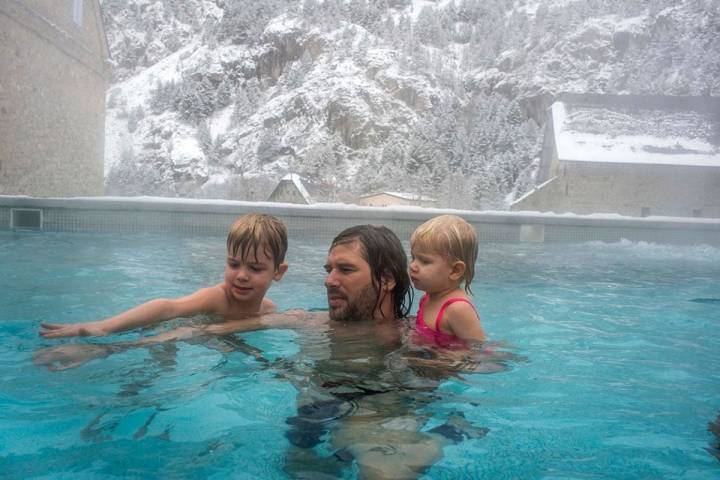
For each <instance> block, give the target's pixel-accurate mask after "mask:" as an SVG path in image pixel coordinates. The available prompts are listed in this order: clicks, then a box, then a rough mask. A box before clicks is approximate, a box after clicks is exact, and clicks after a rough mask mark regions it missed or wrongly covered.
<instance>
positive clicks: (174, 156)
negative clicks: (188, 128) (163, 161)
mask: <svg viewBox="0 0 720 480" xmlns="http://www.w3.org/2000/svg"><path fill="white" fill-rule="evenodd" d="M172 142H173V143H172V145H173V149H172V153H171V154H170V158H171V160H172V162H173V164H174V165H176V166H182V165H188V164H190V163H193V162H194V161H196V160H197V159H198V158H204V157H205V155H204V154H203V152H202V150H201V149H200V145H199V143H198V141H197V138H195V137H194V136H178V135H176V136H174V137H173V141H172Z"/></svg>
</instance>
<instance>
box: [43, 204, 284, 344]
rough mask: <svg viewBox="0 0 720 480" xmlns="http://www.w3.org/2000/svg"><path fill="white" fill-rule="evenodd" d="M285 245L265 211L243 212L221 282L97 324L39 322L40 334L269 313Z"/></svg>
mask: <svg viewBox="0 0 720 480" xmlns="http://www.w3.org/2000/svg"><path fill="white" fill-rule="evenodd" d="M287 245H288V240H287V229H286V228H285V225H283V223H282V222H280V220H278V219H277V218H275V217H272V216H270V215H263V214H248V215H245V216H243V217H240V218H238V219H237V220H236V221H235V223H234V224H233V225H232V226H231V227H230V232H229V233H228V237H227V263H226V266H225V279H224V282H222V283H219V284H217V285H215V286H213V287H208V288H202V289H200V290H198V291H197V292H195V293H193V294H190V295H188V296H185V297H181V298H176V299H163V298H159V299H155V300H151V301H149V302H147V303H143V304H142V305H139V306H137V307H134V308H131V309H130V310H127V311H126V312H123V313H121V314H119V315H116V316H114V317H110V318H106V319H104V320H100V321H96V322H87V323H73V324H57V323H42V324H41V327H40V335H42V336H43V337H45V338H56V337H72V336H90V335H108V334H110V333H115V332H122V331H125V330H131V329H134V328H138V327H145V326H148V325H154V324H156V323H159V322H161V321H163V320H169V319H172V318H177V317H188V316H193V315H197V314H200V313H209V314H214V315H218V316H220V317H222V318H223V320H225V321H228V320H237V319H240V318H244V317H248V316H250V315H260V314H264V313H270V312H273V311H274V310H275V304H274V303H273V302H272V301H271V300H269V299H266V298H264V297H265V293H266V292H267V290H268V289H269V288H270V284H271V283H272V281H273V280H275V281H276V282H277V281H279V280H280V279H281V278H282V276H283V275H284V274H285V272H286V271H287V268H288V266H287V263H285V253H286V252H287Z"/></svg>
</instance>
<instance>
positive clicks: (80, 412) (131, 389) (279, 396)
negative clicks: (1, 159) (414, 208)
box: [0, 231, 720, 479]
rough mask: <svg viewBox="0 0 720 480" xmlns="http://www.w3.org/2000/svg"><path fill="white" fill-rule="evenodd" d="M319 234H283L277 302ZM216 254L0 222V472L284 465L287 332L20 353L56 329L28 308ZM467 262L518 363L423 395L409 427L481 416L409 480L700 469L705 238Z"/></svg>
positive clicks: (194, 273)
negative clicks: (39, 359)
mask: <svg viewBox="0 0 720 480" xmlns="http://www.w3.org/2000/svg"><path fill="white" fill-rule="evenodd" d="M328 243H329V239H328V242H326V243H325V244H322V245H318V244H317V241H316V240H314V241H313V242H309V241H308V242H304V241H303V240H302V239H299V240H294V241H291V244H290V250H289V252H288V261H289V262H290V270H289V272H288V274H287V275H286V277H285V278H284V279H283V281H282V282H281V283H279V284H275V285H274V286H273V287H272V289H271V291H270V297H271V298H273V299H274V300H276V301H277V302H278V304H279V307H280V308H281V309H284V308H291V307H302V308H317V307H324V306H325V299H324V290H323V288H322V279H323V274H324V272H323V269H322V264H323V260H324V256H325V252H326V247H327V244H328ZM224 255H225V252H224V238H222V237H182V236H176V237H172V238H168V237H167V236H161V235H151V234H131V235H122V236H118V235H114V234H113V235H111V234H94V235H90V234H70V233H47V232H46V233H37V232H36V233H33V232H7V231H2V232H0V291H2V296H1V297H0V372H2V385H3V386H2V390H1V393H0V425H2V428H0V472H3V476H4V477H5V478H27V477H33V476H42V477H43V478H68V477H71V478H114V477H124V478H147V477H157V476H162V477H173V478H174V477H201V478H206V477H209V478H262V479H266V478H287V474H286V472H285V471H284V469H286V465H285V463H286V455H287V452H288V449H289V443H288V440H287V438H286V433H287V431H288V430H289V428H290V426H289V424H288V421H287V419H288V418H292V417H293V416H295V415H296V414H297V411H296V405H295V399H296V397H297V395H298V390H297V384H296V383H294V382H292V381H290V380H288V378H287V375H285V373H286V372H285V370H286V369H287V368H288V365H290V366H292V367H294V366H297V365H305V364H306V363H307V362H308V358H307V357H306V356H304V355H303V353H302V351H301V350H300V348H299V347H298V334H297V333H295V332H291V331H287V330H282V331H266V332H254V333H250V334H245V335H242V338H244V339H245V341H246V342H247V343H248V344H249V345H252V346H254V347H257V348H259V349H260V350H261V351H262V355H263V357H264V358H265V359H266V360H267V363H263V362H259V361H257V360H256V359H255V358H254V357H253V356H252V355H248V354H246V353H245V352H243V351H238V350H230V351H221V350H223V348H220V349H218V348H217V345H210V346H206V345H203V344H198V343H183V342H180V343H177V344H172V345H168V346H164V347H159V348H155V349H151V350H148V349H135V350H128V351H126V352H123V353H120V354H117V355H113V356H111V357H108V358H104V359H100V360H96V361H92V362H90V363H88V364H86V365H83V366H81V367H79V368H76V369H71V370H66V371H62V372H49V371H47V370H46V369H43V368H39V367H36V366H34V365H33V363H32V355H33V353H34V352H35V351H37V350H38V349H39V348H42V347H43V346H50V345H55V344H57V343H59V342H57V341H47V340H43V339H41V338H39V337H38V335H37V332H38V328H39V323H40V321H45V320H49V321H58V322H70V321H79V320H90V319H95V318H99V317H104V316H107V315H110V314H113V313H116V312H117V311H119V310H122V309H125V308H128V307H130V306H132V305H134V304H136V303H137V302H139V301H141V300H144V299H147V298H152V297H156V296H174V295H180V294H183V293H186V292H189V291H192V290H194V289H196V288H198V287H200V286H203V285H209V284H211V283H213V282H216V281H219V280H220V278H221V274H222V268H223V261H224ZM476 271H477V279H476V282H475V283H474V284H473V291H474V293H475V299H476V303H477V304H478V306H479V310H480V312H481V313H482V316H483V319H484V326H485V329H486V331H487V332H488V334H489V335H490V337H491V338H492V339H493V340H494V341H498V342H504V343H506V344H507V346H506V349H507V350H509V351H510V352H513V353H515V354H517V355H518V360H516V361H510V362H507V364H506V366H507V369H505V370H503V371H500V372H497V373H492V374H466V375H463V376H462V378H447V379H444V380H443V381H441V382H440V384H439V385H438V387H437V388H436V389H434V390H433V392H432V394H431V395H429V396H427V397H424V398H426V399H431V401H430V402H429V403H428V404H424V405H423V406H422V407H421V408H419V409H418V411H417V412H416V413H417V414H418V416H424V418H425V417H427V424H426V427H425V428H426V429H428V428H432V427H433V426H436V425H439V424H440V423H442V422H443V421H444V419H446V418H447V417H448V416H449V415H452V414H457V412H462V414H464V416H465V419H466V420H467V421H468V422H469V423H471V424H473V425H475V426H477V427H479V428H480V427H481V428H487V429H488V431H487V434H486V435H485V436H483V437H482V438H477V439H469V440H465V441H463V442H461V443H459V444H457V445H450V446H447V447H446V448H445V449H444V457H443V458H442V459H441V460H440V461H438V462H437V463H435V465H434V466H433V467H432V468H431V469H430V470H429V471H428V472H427V473H426V477H427V478H453V479H456V478H468V479H471V478H473V479H474V478H578V477H599V478H675V477H683V478H718V476H719V475H720V462H718V460H717V459H716V458H715V457H714V456H713V455H711V453H710V452H708V449H709V448H711V446H712V443H713V442H714V441H715V438H714V437H713V436H712V434H711V433H710V432H709V431H708V422H711V421H713V420H715V418H716V417H717V415H718V413H719V412H720V374H718V373H717V372H718V368H717V365H718V364H720V349H718V348H717V346H718V345H719V344H720V342H719V340H720V333H718V332H720V329H719V328H718V322H720V249H718V248H714V247H704V246H695V247H692V246H687V247H669V246H663V245H653V244H643V243H631V242H620V243H612V244H603V243H584V244H574V245H566V244H565V245H527V244H512V245H500V244H489V245H488V244H485V245H481V251H480V258H479V262H478V265H477V267H476ZM137 335H138V334H137V333H128V334H125V335H121V336H115V337H113V338H112V339H102V341H110V340H127V339H133V338H136V337H137ZM225 350H227V349H225ZM316 449H317V450H318V452H319V454H325V453H327V452H325V451H324V449H327V446H326V445H325V444H324V443H321V444H319V445H318V446H317V447H316ZM355 473H356V471H355V470H354V469H353V468H352V467H349V468H347V469H346V470H345V471H344V472H343V475H344V476H345V477H347V478H353V476H354V475H355Z"/></svg>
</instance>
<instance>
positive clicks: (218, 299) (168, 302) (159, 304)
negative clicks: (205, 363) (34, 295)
mask: <svg viewBox="0 0 720 480" xmlns="http://www.w3.org/2000/svg"><path fill="white" fill-rule="evenodd" d="M225 301H226V300H225V295H224V292H223V290H222V289H221V288H220V286H217V285H216V286H214V287H209V288H203V289H200V290H198V291H197V292H195V293H193V294H191V295H187V296H185V297H181V298H175V299H165V298H158V299H155V300H151V301H149V302H146V303H143V304H142V305H138V306H137V307H134V308H131V309H130V310H127V311H125V312H123V313H121V314H119V315H115V316H114V317H110V318H106V319H104V320H100V321H95V322H86V323H70V324H62V323H42V324H41V325H40V335H42V336H43V337H45V338H59V337H87V336H103V335H109V334H111V333H116V332H122V331H125V330H132V329H135V328H139V327H146V326H149V325H154V324H156V323H159V322H162V321H164V320H169V319H171V318H177V317H186V316H192V315H196V314H198V313H218V312H219V311H220V310H221V309H222V305H223V302H225Z"/></svg>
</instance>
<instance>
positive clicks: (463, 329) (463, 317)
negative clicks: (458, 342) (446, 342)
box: [446, 302, 485, 342]
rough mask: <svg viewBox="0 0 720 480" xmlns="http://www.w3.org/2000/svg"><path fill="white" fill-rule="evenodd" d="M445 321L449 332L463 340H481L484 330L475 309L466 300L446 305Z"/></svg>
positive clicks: (483, 337) (482, 339)
mask: <svg viewBox="0 0 720 480" xmlns="http://www.w3.org/2000/svg"><path fill="white" fill-rule="evenodd" d="M446 312H447V323H446V325H447V326H448V327H449V328H450V333H452V334H453V335H455V336H456V337H459V338H462V339H463V340H471V341H475V342H482V341H484V340H485V332H484V331H483V329H482V325H481V324H480V318H479V317H478V314H477V313H476V312H475V309H474V308H473V307H472V305H470V304H469V303H466V302H455V303H453V304H451V305H448V307H447V310H446Z"/></svg>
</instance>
